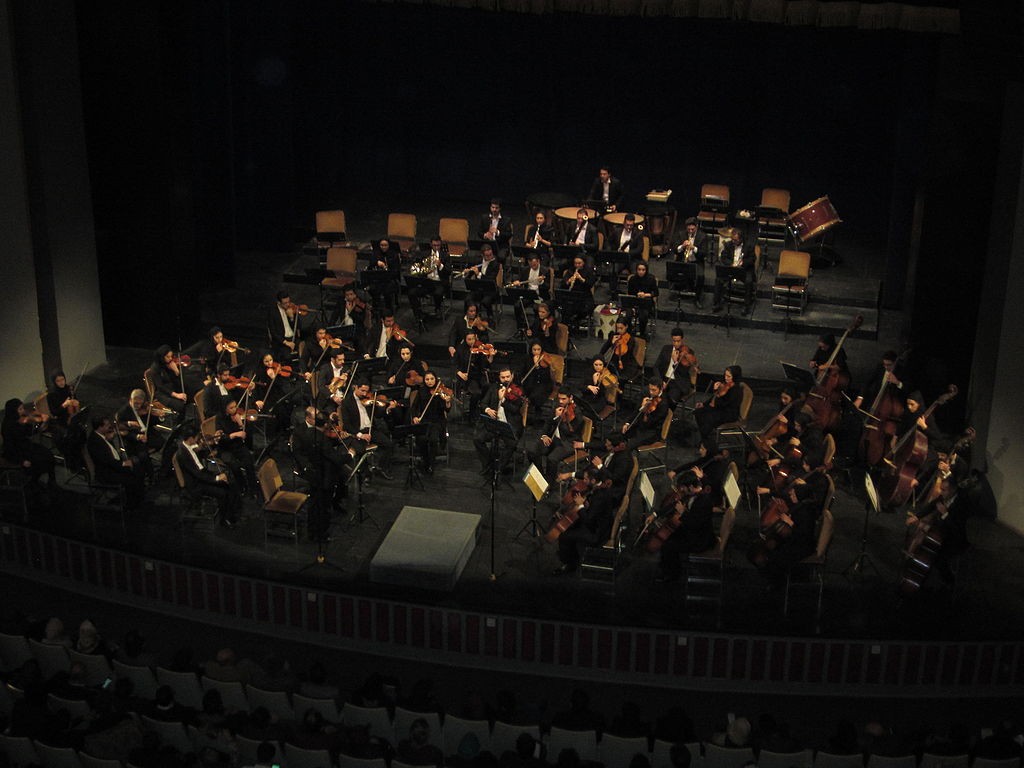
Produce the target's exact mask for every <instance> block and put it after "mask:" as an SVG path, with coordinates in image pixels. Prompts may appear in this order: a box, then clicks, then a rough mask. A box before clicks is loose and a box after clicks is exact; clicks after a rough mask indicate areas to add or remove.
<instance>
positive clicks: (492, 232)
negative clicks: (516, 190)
mask: <svg viewBox="0 0 1024 768" xmlns="http://www.w3.org/2000/svg"><path fill="white" fill-rule="evenodd" d="M477 234H478V235H479V237H480V239H481V240H486V241H487V242H489V243H491V244H493V245H494V247H495V249H496V250H499V251H505V250H507V249H508V244H509V242H510V241H511V240H512V234H513V233H512V222H511V221H510V220H509V219H508V217H507V216H505V215H504V214H503V213H502V212H501V200H498V199H497V198H495V199H493V200H491V203H490V208H489V210H488V212H487V213H486V214H485V215H483V216H481V217H480V227H479V230H478V232H477Z"/></svg>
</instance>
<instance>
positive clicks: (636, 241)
mask: <svg viewBox="0 0 1024 768" xmlns="http://www.w3.org/2000/svg"><path fill="white" fill-rule="evenodd" d="M608 246H609V248H608V250H615V251H618V252H619V253H628V254H629V257H630V259H639V258H640V255H641V254H642V253H643V252H644V235H643V233H642V232H641V231H640V230H639V229H637V226H636V216H634V215H633V214H632V213H627V214H626V215H625V217H624V218H623V220H622V226H616V227H614V228H613V229H612V233H611V236H610V237H609V238H608Z"/></svg>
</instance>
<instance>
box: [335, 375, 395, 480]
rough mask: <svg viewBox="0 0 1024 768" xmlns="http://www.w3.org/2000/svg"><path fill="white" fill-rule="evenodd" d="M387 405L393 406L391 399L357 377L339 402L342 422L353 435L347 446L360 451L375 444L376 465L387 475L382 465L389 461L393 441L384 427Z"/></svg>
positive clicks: (384, 465) (387, 463) (384, 466)
mask: <svg viewBox="0 0 1024 768" xmlns="http://www.w3.org/2000/svg"><path fill="white" fill-rule="evenodd" d="M389 408H391V410H394V408H393V406H392V404H391V403H390V402H388V403H385V402H384V401H383V400H381V399H380V398H379V397H377V396H375V395H373V394H372V393H371V392H370V382H369V381H367V380H366V379H361V380H359V381H356V382H355V383H354V384H353V385H352V387H351V389H350V391H349V394H348V396H347V397H346V398H345V399H344V400H343V401H342V403H341V424H342V426H343V427H344V429H345V431H346V432H348V433H350V434H351V435H352V436H353V437H355V442H353V443H352V444H351V445H350V447H352V448H354V449H355V450H356V452H357V453H362V452H363V451H365V450H366V448H367V447H368V446H369V445H370V444H373V445H376V446H377V456H378V458H379V463H378V469H379V471H380V472H381V474H383V475H384V476H385V477H388V474H387V472H386V471H385V468H386V467H387V466H388V465H389V464H390V461H391V452H392V445H393V444H392V441H391V435H390V433H389V432H388V429H387V415H388V409H389Z"/></svg>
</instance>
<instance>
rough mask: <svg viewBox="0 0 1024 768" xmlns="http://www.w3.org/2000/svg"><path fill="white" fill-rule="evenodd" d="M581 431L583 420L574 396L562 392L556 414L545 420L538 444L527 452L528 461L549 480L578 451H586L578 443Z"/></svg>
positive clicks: (581, 444)
mask: <svg viewBox="0 0 1024 768" xmlns="http://www.w3.org/2000/svg"><path fill="white" fill-rule="evenodd" d="M582 431H583V418H582V417H581V416H579V415H578V414H577V413H576V404H575V403H574V402H573V398H572V395H570V394H569V393H568V392H559V393H558V405H556V406H555V414H554V416H553V417H552V418H550V419H547V420H545V422H544V426H543V428H542V429H541V433H540V435H539V436H538V437H537V442H535V443H534V444H533V447H532V448H531V449H530V450H529V451H527V458H528V459H529V460H530V462H531V463H532V464H535V465H536V466H537V468H538V469H540V470H541V472H543V473H544V475H545V477H550V476H551V472H552V471H556V470H557V468H558V464H559V463H560V462H562V461H565V460H566V459H568V458H569V457H570V456H573V455H574V454H575V453H576V449H577V447H579V448H582V447H583V443H581V442H580V440H579V439H580V435H581V433H582Z"/></svg>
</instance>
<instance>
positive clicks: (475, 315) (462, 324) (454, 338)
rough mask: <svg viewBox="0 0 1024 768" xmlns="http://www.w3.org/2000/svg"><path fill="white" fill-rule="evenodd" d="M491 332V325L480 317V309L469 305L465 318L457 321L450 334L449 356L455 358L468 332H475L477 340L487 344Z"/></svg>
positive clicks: (474, 305)
mask: <svg viewBox="0 0 1024 768" xmlns="http://www.w3.org/2000/svg"><path fill="white" fill-rule="evenodd" d="M490 330H491V326H490V324H489V323H488V322H487V321H486V320H484V319H483V318H482V317H480V307H479V306H477V305H476V304H467V305H466V314H465V316H464V317H462V318H460V319H458V320H456V321H455V322H454V323H453V324H452V329H451V330H450V331H449V332H448V354H449V355H450V356H451V357H455V350H456V348H457V347H458V346H459V344H461V343H462V341H463V340H464V339H465V338H466V331H473V332H474V333H475V334H476V337H477V339H479V340H480V342H481V343H483V344H486V343H487V342H488V341H490Z"/></svg>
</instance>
